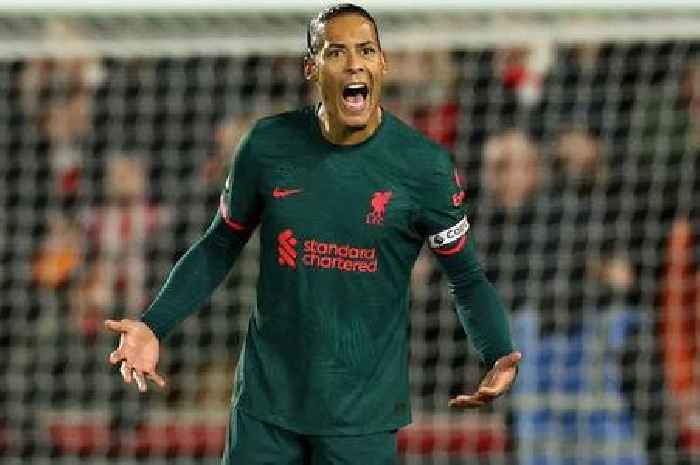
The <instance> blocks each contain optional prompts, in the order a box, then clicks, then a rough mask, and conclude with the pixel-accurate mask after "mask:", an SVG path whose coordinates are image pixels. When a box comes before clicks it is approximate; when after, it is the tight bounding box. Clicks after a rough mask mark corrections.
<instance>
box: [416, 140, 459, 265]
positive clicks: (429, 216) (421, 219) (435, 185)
mask: <svg viewBox="0 0 700 465" xmlns="http://www.w3.org/2000/svg"><path fill="white" fill-rule="evenodd" d="M464 197H465V193H464V190H463V189H462V181H461V179H460V177H459V174H458V173H457V170H456V169H455V168H454V165H453V164H452V160H451V159H450V157H449V154H447V153H443V152H440V153H439V157H437V159H436V163H435V165H434V167H433V168H432V169H431V172H430V174H429V176H428V179H427V180H426V183H425V187H424V189H423V195H422V201H421V206H420V212H419V214H418V230H419V232H420V233H421V234H423V236H424V237H425V239H426V241H427V243H428V246H429V247H430V249H431V250H432V251H433V252H434V253H435V254H437V255H439V256H440V255H453V254H456V253H458V252H460V251H462V250H464V247H465V245H466V243H467V235H468V233H469V221H468V219H467V212H466V207H465V198H464Z"/></svg>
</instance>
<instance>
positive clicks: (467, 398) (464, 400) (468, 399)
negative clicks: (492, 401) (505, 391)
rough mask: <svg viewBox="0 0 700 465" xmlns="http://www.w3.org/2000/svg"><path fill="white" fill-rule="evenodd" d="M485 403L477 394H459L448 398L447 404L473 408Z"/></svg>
mask: <svg viewBox="0 0 700 465" xmlns="http://www.w3.org/2000/svg"><path fill="white" fill-rule="evenodd" d="M485 404H486V403H485V402H484V401H483V400H481V399H480V398H479V397H478V395H461V396H457V397H455V398H454V399H450V402H449V404H448V405H449V406H450V407H456V408H475V407H481V406H483V405H485Z"/></svg>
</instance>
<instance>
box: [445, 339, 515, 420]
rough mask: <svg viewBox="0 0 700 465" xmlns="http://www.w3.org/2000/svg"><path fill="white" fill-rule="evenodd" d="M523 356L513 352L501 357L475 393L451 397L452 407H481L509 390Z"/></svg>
mask: <svg viewBox="0 0 700 465" xmlns="http://www.w3.org/2000/svg"><path fill="white" fill-rule="evenodd" d="M521 358H523V356H522V354H521V353H520V352H511V353H510V354H508V355H505V356H503V357H501V358H499V359H498V360H497V361H496V363H494V365H493V368H491V369H490V370H489V372H488V373H486V376H484V379H483V380H481V384H480V385H479V389H478V390H477V391H476V392H475V393H473V394H466V395H459V396H457V397H455V398H453V399H450V404H449V405H450V407H455V408H463V409H467V408H475V407H481V406H482V405H486V404H488V403H489V402H491V401H492V400H494V399H495V398H497V397H499V396H501V395H502V394H505V393H506V392H508V390H509V389H510V387H511V386H512V385H513V382H514V381H515V376H516V375H517V373H518V363H520V359H521Z"/></svg>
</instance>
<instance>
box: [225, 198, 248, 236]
mask: <svg viewBox="0 0 700 465" xmlns="http://www.w3.org/2000/svg"><path fill="white" fill-rule="evenodd" d="M219 212H221V217H222V218H223V219H224V222H225V223H226V225H227V226H228V227H229V228H231V229H232V230H234V231H236V232H241V231H245V230H246V229H248V227H247V226H246V225H244V224H243V223H239V222H238V221H235V220H232V219H231V217H229V214H228V208H227V207H226V200H224V196H223V195H222V196H221V197H220V198H219Z"/></svg>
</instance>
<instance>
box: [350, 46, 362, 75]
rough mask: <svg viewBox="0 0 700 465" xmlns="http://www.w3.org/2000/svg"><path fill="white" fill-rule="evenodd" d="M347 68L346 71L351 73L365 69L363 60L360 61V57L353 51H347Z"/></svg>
mask: <svg viewBox="0 0 700 465" xmlns="http://www.w3.org/2000/svg"><path fill="white" fill-rule="evenodd" d="M347 68H348V71H350V72H352V73H358V72H362V71H364V70H365V65H364V62H363V61H362V57H360V54H359V53H357V52H354V51H352V52H350V53H348V62H347Z"/></svg>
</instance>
